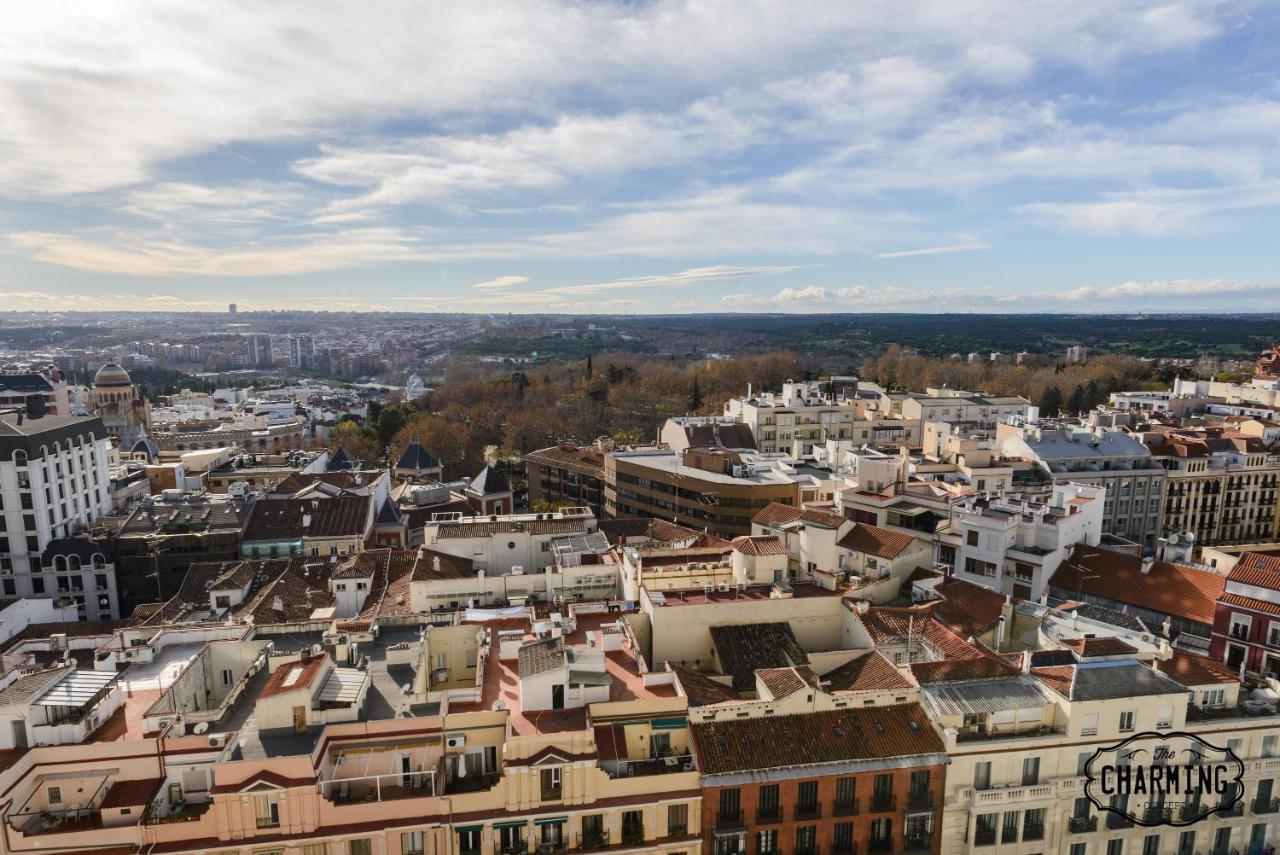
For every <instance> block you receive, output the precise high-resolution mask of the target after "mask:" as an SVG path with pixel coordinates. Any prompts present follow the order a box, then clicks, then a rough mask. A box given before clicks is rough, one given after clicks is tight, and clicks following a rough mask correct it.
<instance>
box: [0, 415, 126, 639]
mask: <svg viewBox="0 0 1280 855" xmlns="http://www.w3.org/2000/svg"><path fill="white" fill-rule="evenodd" d="M107 456H108V440H107V430H106V428H105V427H104V426H103V424H102V420H101V419H99V418H97V417H79V416H47V417H45V418H39V419H30V418H26V417H25V416H24V415H23V414H21V413H12V412H6V413H3V414H0V520H3V523H4V525H3V527H2V528H0V598H3V599H5V600H11V599H16V598H19V597H28V596H54V595H57V594H65V595H68V596H74V597H75V598H76V600H77V602H78V604H79V606H80V614H81V617H86V618H99V617H104V616H105V617H113V616H114V615H115V614H116V603H115V596H114V589H115V572H114V568H113V567H112V566H111V564H110V562H109V561H108V560H107V557H106V556H105V555H103V554H102V553H101V552H100V551H99V550H98V549H96V548H93V547H92V546H91V545H90V544H89V542H88V541H84V540H83V538H78V537H76V535H77V534H79V533H80V531H81V530H82V529H83V528H84V527H85V526H87V525H88V524H89V523H91V522H93V521H94V520H96V519H98V518H99V517H101V516H103V515H105V514H107V513H108V512H109V511H110V508H111V493H110V477H109V475H108V471H107ZM82 541H83V542H82ZM54 543H57V544H60V546H59V548H58V549H55V550H52V551H50V554H49V555H47V556H46V555H45V553H46V551H48V550H49V547H50V544H54ZM54 553H56V554H54ZM73 559H74V560H73ZM103 597H105V598H106V599H105V601H104V600H103Z"/></svg>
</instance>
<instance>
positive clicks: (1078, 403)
mask: <svg viewBox="0 0 1280 855" xmlns="http://www.w3.org/2000/svg"><path fill="white" fill-rule="evenodd" d="M1085 397H1086V393H1085V390H1084V386H1083V385H1081V384H1079V383H1077V384H1076V387H1075V388H1074V389H1072V390H1071V397H1070V398H1068V399H1067V415H1071V416H1075V415H1079V414H1080V413H1083V412H1084V411H1085V410H1087V409H1089V407H1088V405H1087V404H1088V402H1087V401H1086V400H1085Z"/></svg>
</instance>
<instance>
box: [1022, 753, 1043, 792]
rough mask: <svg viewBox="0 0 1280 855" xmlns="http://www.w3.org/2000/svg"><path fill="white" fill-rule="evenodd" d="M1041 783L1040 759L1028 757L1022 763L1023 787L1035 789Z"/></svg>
mask: <svg viewBox="0 0 1280 855" xmlns="http://www.w3.org/2000/svg"><path fill="white" fill-rule="evenodd" d="M1038 783H1040V758H1039V757H1028V758H1026V759H1025V760H1023V761H1022V786H1024V787H1034V786H1035V785H1036V784H1038Z"/></svg>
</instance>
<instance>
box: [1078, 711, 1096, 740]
mask: <svg viewBox="0 0 1280 855" xmlns="http://www.w3.org/2000/svg"><path fill="white" fill-rule="evenodd" d="M1080 735H1081V736H1097V735H1098V714H1097V713H1086V714H1085V715H1082V716H1081V717H1080Z"/></svg>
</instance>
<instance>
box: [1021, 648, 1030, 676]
mask: <svg viewBox="0 0 1280 855" xmlns="http://www.w3.org/2000/svg"><path fill="white" fill-rule="evenodd" d="M1022 673H1023V674H1030V673H1031V651H1030V650H1024V651H1022Z"/></svg>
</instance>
